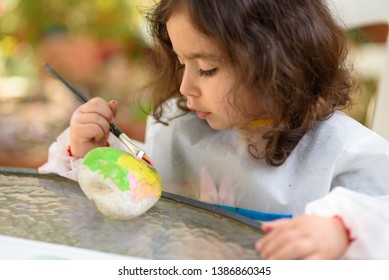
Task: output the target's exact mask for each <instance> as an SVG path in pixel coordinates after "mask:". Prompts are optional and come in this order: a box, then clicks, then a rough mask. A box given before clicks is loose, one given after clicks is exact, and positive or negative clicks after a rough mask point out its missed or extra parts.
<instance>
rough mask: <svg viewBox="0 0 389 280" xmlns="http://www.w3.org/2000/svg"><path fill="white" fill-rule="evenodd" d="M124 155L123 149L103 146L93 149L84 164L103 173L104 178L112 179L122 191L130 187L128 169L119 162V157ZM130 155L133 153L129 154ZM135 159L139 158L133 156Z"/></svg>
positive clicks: (85, 158)
mask: <svg viewBox="0 0 389 280" xmlns="http://www.w3.org/2000/svg"><path fill="white" fill-rule="evenodd" d="M122 155H123V151H120V150H117V149H113V148H109V147H103V148H96V149H93V150H91V151H90V152H89V153H88V154H87V155H86V156H85V157H84V159H83V164H84V165H86V166H88V167H89V169H90V170H91V171H96V172H98V173H99V174H101V175H102V176H103V177H104V179H108V178H111V180H112V181H113V182H114V183H115V184H116V185H117V186H118V187H119V188H120V190H122V191H126V190H129V189H130V184H129V182H128V170H126V169H124V168H123V167H121V166H120V165H118V164H117V162H118V159H119V158H120V157H121V156H122ZM128 155H129V156H130V157H132V155H130V154H128ZM133 159H134V160H137V159H135V158H134V157H133Z"/></svg>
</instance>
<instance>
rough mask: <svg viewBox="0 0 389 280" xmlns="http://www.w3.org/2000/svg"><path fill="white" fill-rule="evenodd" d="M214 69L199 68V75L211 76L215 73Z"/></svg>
mask: <svg viewBox="0 0 389 280" xmlns="http://www.w3.org/2000/svg"><path fill="white" fill-rule="evenodd" d="M216 71H217V68H213V69H211V70H202V69H200V70H199V75H200V77H212V76H213V75H215V73H216Z"/></svg>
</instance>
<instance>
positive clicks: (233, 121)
mask: <svg viewBox="0 0 389 280" xmlns="http://www.w3.org/2000/svg"><path fill="white" fill-rule="evenodd" d="M167 31H168V33H169V37H170V40H171V42H172V45H173V51H174V52H175V53H176V55H177V59H178V61H179V63H180V64H181V65H182V67H183V69H182V71H183V77H182V81H181V86H180V92H181V94H182V95H184V96H185V97H186V98H187V106H188V108H189V109H191V110H192V111H194V112H196V114H197V117H198V118H200V119H204V120H206V121H207V122H208V124H209V125H210V126H211V127H212V128H214V129H217V130H224V129H228V128H231V127H235V126H239V125H243V124H245V123H247V120H244V118H243V117H242V116H241V114H238V113H237V111H236V110H234V109H233V108H232V106H231V104H230V103H228V97H229V96H230V94H231V93H232V91H233V89H234V86H235V85H236V82H237V81H236V77H235V76H234V75H233V71H232V67H229V66H227V65H226V64H225V63H222V61H221V56H220V52H219V51H218V49H217V48H216V46H215V44H214V43H213V42H212V41H211V40H210V39H209V38H207V37H206V36H205V35H203V34H200V33H199V32H198V31H197V30H196V29H195V28H194V27H193V26H192V24H191V22H190V19H189V17H188V16H187V15H186V13H183V12H177V13H173V15H172V16H171V17H170V18H169V20H168V21H167Z"/></svg>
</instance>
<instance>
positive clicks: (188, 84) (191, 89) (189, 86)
mask: <svg viewBox="0 0 389 280" xmlns="http://www.w3.org/2000/svg"><path fill="white" fill-rule="evenodd" d="M180 92H181V94H182V95H184V96H192V97H198V96H200V89H199V88H198V86H197V85H196V77H193V75H191V74H190V73H188V71H185V70H184V73H183V75H182V81H181V86H180Z"/></svg>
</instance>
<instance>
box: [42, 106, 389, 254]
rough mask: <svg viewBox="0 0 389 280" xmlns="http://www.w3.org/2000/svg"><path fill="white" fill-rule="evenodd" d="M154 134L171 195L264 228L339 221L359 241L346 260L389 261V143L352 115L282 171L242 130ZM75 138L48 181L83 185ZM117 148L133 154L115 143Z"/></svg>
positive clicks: (57, 156) (310, 141)
mask: <svg viewBox="0 0 389 280" xmlns="http://www.w3.org/2000/svg"><path fill="white" fill-rule="evenodd" d="M172 111H175V110H174V109H172ZM146 131H147V132H146V143H145V146H144V149H145V151H146V153H147V154H148V156H149V157H151V158H152V160H153V161H154V166H155V168H156V169H157V170H158V172H159V173H160V175H161V178H162V186H163V190H164V191H167V192H172V193H175V194H179V195H183V196H187V197H190V198H193V199H197V200H201V201H203V202H208V203H212V204H215V205H218V206H220V207H224V208H228V209H232V210H235V211H236V212H237V213H241V214H244V215H246V216H249V217H251V218H254V219H258V220H262V221H267V220H272V219H275V218H283V217H294V216H296V215H300V214H303V213H306V214H316V215H320V216H327V217H331V216H334V215H339V216H341V217H342V218H343V220H344V222H345V224H346V226H347V227H348V228H349V229H350V232H351V236H352V237H353V238H355V241H353V242H352V243H351V244H350V246H349V248H348V250H347V251H346V253H345V255H344V256H343V258H346V259H389V143H388V142H387V141H386V140H385V139H383V138H382V137H380V136H379V135H378V134H376V133H374V132H373V131H371V130H369V129H368V128H366V127H364V126H363V125H361V124H360V123H358V122H357V121H355V120H354V119H352V118H351V117H349V116H347V115H346V114H343V113H340V112H336V113H335V114H334V115H333V116H332V117H331V118H329V119H327V120H324V121H321V122H319V123H318V125H317V126H316V127H315V129H314V130H313V131H311V132H309V133H307V134H306V135H305V136H304V137H303V138H302V139H301V141H300V142H299V144H298V145H297V146H296V148H295V149H294V150H293V152H292V153H291V155H290V156H289V158H288V159H287V160H286V162H285V163H284V164H282V165H281V166H278V167H274V166H270V165H268V164H266V163H265V162H264V161H262V160H256V159H254V158H253V157H252V156H251V155H250V154H249V153H248V152H247V149H246V144H245V142H244V141H243V139H242V138H241V136H240V134H239V132H238V130H236V129H231V130H226V131H215V130H213V129H212V128H210V127H209V125H208V124H207V123H206V122H205V121H202V120H199V119H198V118H197V117H196V116H195V115H194V114H191V113H189V114H186V115H184V116H181V117H178V118H176V119H173V120H171V121H170V122H169V126H165V125H163V124H160V123H156V122H155V121H154V119H153V118H151V117H150V118H149V119H148V123H147V130H146ZM69 136H70V135H69V129H67V130H65V131H64V132H63V133H62V134H61V135H60V136H59V137H58V139H57V141H56V142H54V143H53V144H52V145H51V146H50V149H49V160H48V162H47V163H46V164H44V165H43V166H42V167H40V168H39V171H40V172H41V173H57V174H59V175H61V176H65V177H67V178H70V179H73V180H77V172H78V170H77V169H78V166H79V164H80V161H81V159H75V158H73V157H71V156H69V155H68V154H67V149H68V147H69V143H70V137H69ZM109 143H110V145H111V146H112V147H116V148H120V149H125V147H124V146H123V145H121V143H120V141H118V139H117V138H115V137H114V136H113V135H110V138H109Z"/></svg>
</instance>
